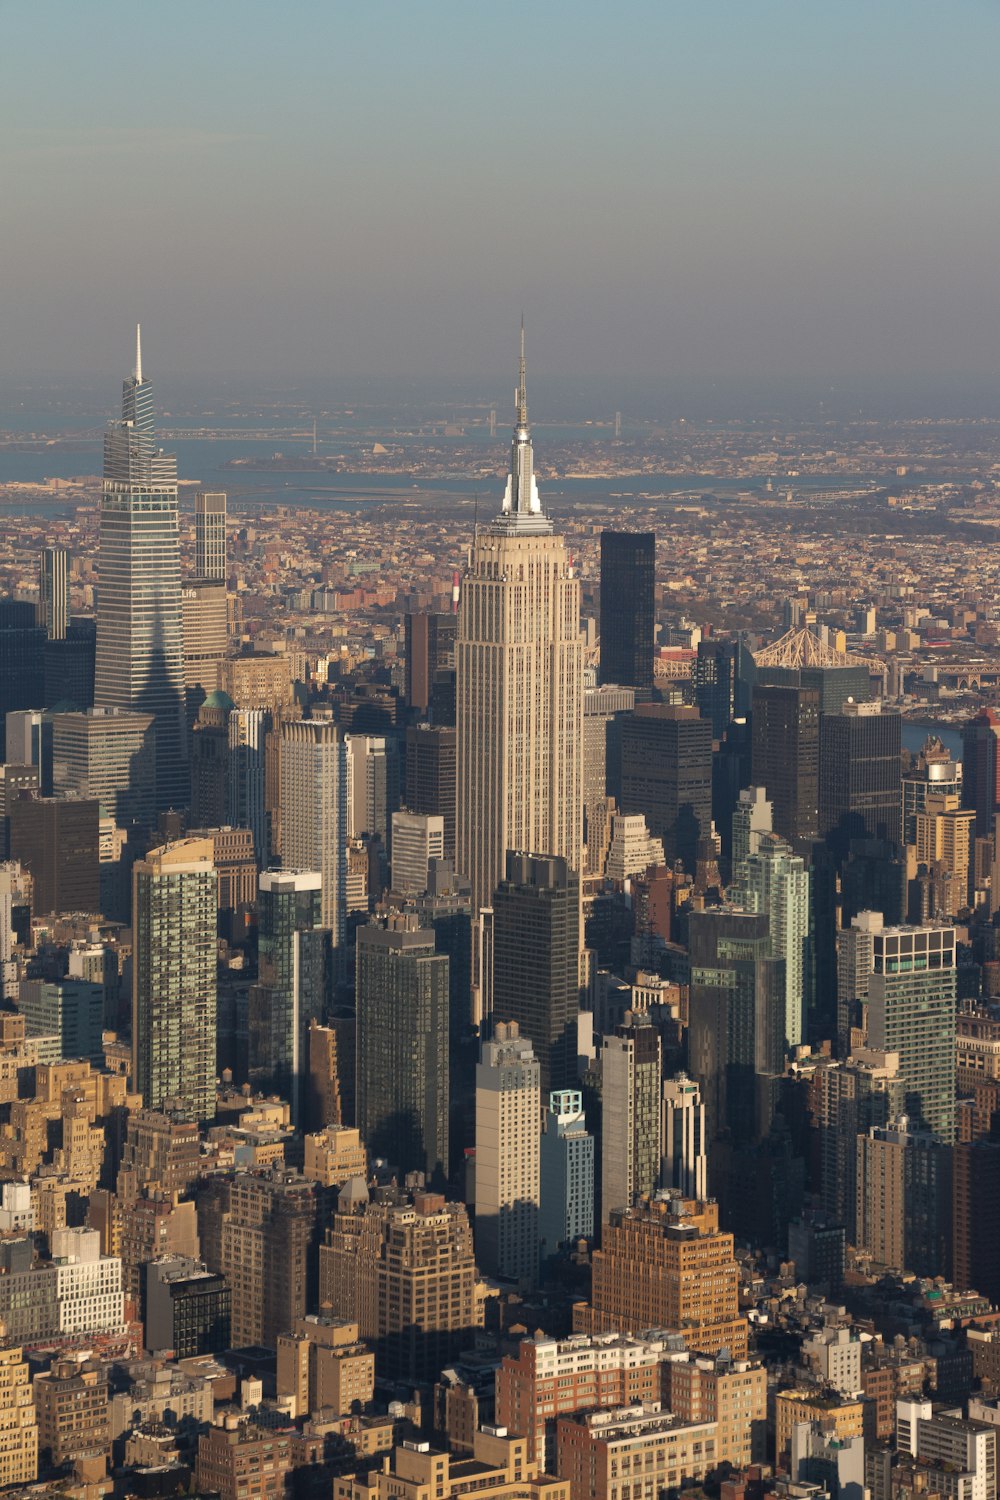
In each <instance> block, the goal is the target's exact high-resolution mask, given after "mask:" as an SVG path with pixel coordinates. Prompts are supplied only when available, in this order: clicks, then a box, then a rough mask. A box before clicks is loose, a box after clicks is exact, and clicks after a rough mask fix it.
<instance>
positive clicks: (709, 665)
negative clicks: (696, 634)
mask: <svg viewBox="0 0 1000 1500" xmlns="http://www.w3.org/2000/svg"><path fill="white" fill-rule="evenodd" d="M755 674H756V669H755V667H754V661H753V657H752V656H751V655H750V652H749V651H748V650H747V648H746V646H744V644H743V641H742V639H738V640H735V641H719V640H715V639H714V638H713V639H711V640H707V641H699V642H698V657H697V660H696V661H695V667H694V691H695V701H696V703H697V705H698V708H699V709H700V711H701V713H702V714H703V715H704V716H705V718H706V719H711V721H712V735H713V737H714V738H715V739H717V740H721V739H722V736H723V735H724V734H725V732H726V730H727V729H728V728H729V726H730V724H732V722H733V720H734V719H744V718H746V716H747V714H748V713H749V712H750V694H751V691H752V689H753V683H754V677H755Z"/></svg>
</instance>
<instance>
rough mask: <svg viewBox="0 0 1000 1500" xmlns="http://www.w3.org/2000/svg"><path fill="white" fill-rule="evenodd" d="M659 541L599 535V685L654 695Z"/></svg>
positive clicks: (629, 534)
mask: <svg viewBox="0 0 1000 1500" xmlns="http://www.w3.org/2000/svg"><path fill="white" fill-rule="evenodd" d="M655 586H656V536H655V533H654V532H652V531H602V532H601V681H602V682H616V683H618V685H619V686H620V687H634V688H635V690H636V692H637V693H639V694H642V695H644V696H645V697H647V698H648V697H649V696H650V695H651V694H652V691H653V629H654V622H655Z"/></svg>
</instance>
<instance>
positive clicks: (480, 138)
mask: <svg viewBox="0 0 1000 1500" xmlns="http://www.w3.org/2000/svg"><path fill="white" fill-rule="evenodd" d="M998 56H1000V3H998V0H650V3H640V0H618V3H616V4H609V3H604V4H595V3H589V0H566V3H562V0H559V3H557V0H535V3H533V4H529V3H518V0H514V3H510V0H505V3H502V4H493V5H486V4H483V3H480V0H398V3H397V0H386V3H379V0H352V3H342V4H341V3H336V0H267V3H258V0H169V3H167V0H138V3H137V0H129V3H119V0H0V123H2V136H0V222H2V226H3V233H2V240H0V376H7V377H9V376H11V375H17V373H18V372H19V371H24V372H25V373H34V372H38V371H53V372H76V371H80V372H83V371H101V372H104V371H118V370H119V369H120V367H121V366H122V365H123V364H126V363H127V359H128V354H129V345H130V338H131V334H130V325H131V324H132V323H133V322H134V321H135V319H136V318H141V320H142V323H143V327H144V340H145V346H146V351H147V355H146V362H147V365H148V366H150V367H152V368H155V369H158V370H166V371H175V372H176V371H202V372H210V371H220V372H223V371H227V372H237V371H239V372H256V371H260V372H274V373H275V374H280V375H285V374H288V373H292V372H295V371H301V372H302V373H303V374H329V375H334V376H344V375H352V374H357V375H368V374H373V373H374V374H415V373H419V372H421V371H426V372H428V373H430V374H433V375H436V376H438V375H448V376H458V377H463V376H472V375H479V374H482V373H483V372H491V371H495V370H496V369H497V368H498V367H500V368H502V367H503V363H504V361H507V362H511V363H512V359H513V355H512V346H513V343H514V339H515V336H516V335H515V330H516V324H517V319H518V317H519V314H520V311H521V308H522V307H523V308H524V310H525V314H526V316H527V319H528V324H529V330H530V347H531V353H532V358H533V361H534V365H535V367H536V368H537V369H539V370H541V371H542V372H544V373H548V374H550V375H555V374H566V373H571V372H574V371H581V370H588V369H591V368H594V367H600V368H602V369H604V370H606V371H607V372H608V373H609V374H611V375H618V376H622V375H635V376H641V377H653V378H656V377H664V376H669V378H670V379H671V380H673V381H676V380H677V379H678V377H680V378H681V379H683V378H684V377H685V375H686V374H690V376H691V378H692V379H696V378H698V379H703V378H705V377H707V376H708V377H710V376H718V377H719V378H737V379H746V378H749V377H752V376H754V375H755V374H759V375H761V376H762V377H774V376H779V377H793V378H794V377H796V376H800V375H801V376H803V377H809V378H816V377H825V376H826V375H827V374H829V376H830V377H831V379H839V378H844V377H854V376H859V377H864V378H867V379H871V378H872V377H880V376H882V375H885V376H887V377H889V378H892V376H893V375H894V373H895V372H903V373H904V374H914V373H917V374H919V373H923V372H928V373H932V374H935V375H938V374H940V375H942V376H948V375H951V374H955V373H964V374H972V375H980V374H981V375H983V376H986V377H990V378H995V377H996V374H997V369H998V364H1000V359H998V350H1000V299H998V280H1000V253H998V252H1000V194H998V187H997V158H998V140H1000V130H998V124H1000V120H998V114H1000V108H998V91H997V84H996V68H997V59H998ZM0 425H2V423H0Z"/></svg>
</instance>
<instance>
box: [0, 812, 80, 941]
mask: <svg viewBox="0 0 1000 1500" xmlns="http://www.w3.org/2000/svg"><path fill="white" fill-rule="evenodd" d="M98 813H99V809H98V805H97V803H96V801H93V800H92V799H90V798H79V797H39V796H36V795H33V794H31V793H22V794H21V795H20V796H18V797H15V798H14V799H13V800H12V801H11V802H10V804H9V805H8V808H7V816H8V819H9V823H10V857H11V859H16V860H17V861H18V863H19V864H22V865H23V866H24V868H25V869H26V870H27V871H28V872H29V873H30V875H31V878H32V880H33V881H34V883H35V884H34V892H33V895H32V901H31V909H32V912H33V914H34V915H35V916H38V917H40V916H46V915H47V914H48V913H49V912H96V911H100V909H101V895H100V861H99V856H98Z"/></svg>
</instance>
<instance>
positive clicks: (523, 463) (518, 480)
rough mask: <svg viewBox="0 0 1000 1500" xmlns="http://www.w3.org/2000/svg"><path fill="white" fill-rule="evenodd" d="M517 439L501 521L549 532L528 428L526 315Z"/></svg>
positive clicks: (517, 398) (516, 397) (517, 397)
mask: <svg viewBox="0 0 1000 1500" xmlns="http://www.w3.org/2000/svg"><path fill="white" fill-rule="evenodd" d="M514 406H515V413H514V435H513V439H512V441H511V449H510V474H509V476H508V478H507V488H506V490H505V491H504V497H503V510H502V512H501V519H503V518H504V517H508V516H509V517H511V518H512V519H513V520H514V521H515V523H516V524H517V525H518V527H519V529H522V530H529V531H538V530H542V531H549V530H551V524H550V523H549V521H548V520H546V518H545V516H544V515H543V513H542V502H541V500H540V499H539V497H538V486H537V485H536V483H535V464H534V455H533V453H532V449H531V431H530V429H529V427H528V392H527V387H526V385H525V378H524V314H523V313H522V314H521V358H520V363H519V365H518V372H517V390H516V391H515V393H514Z"/></svg>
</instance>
